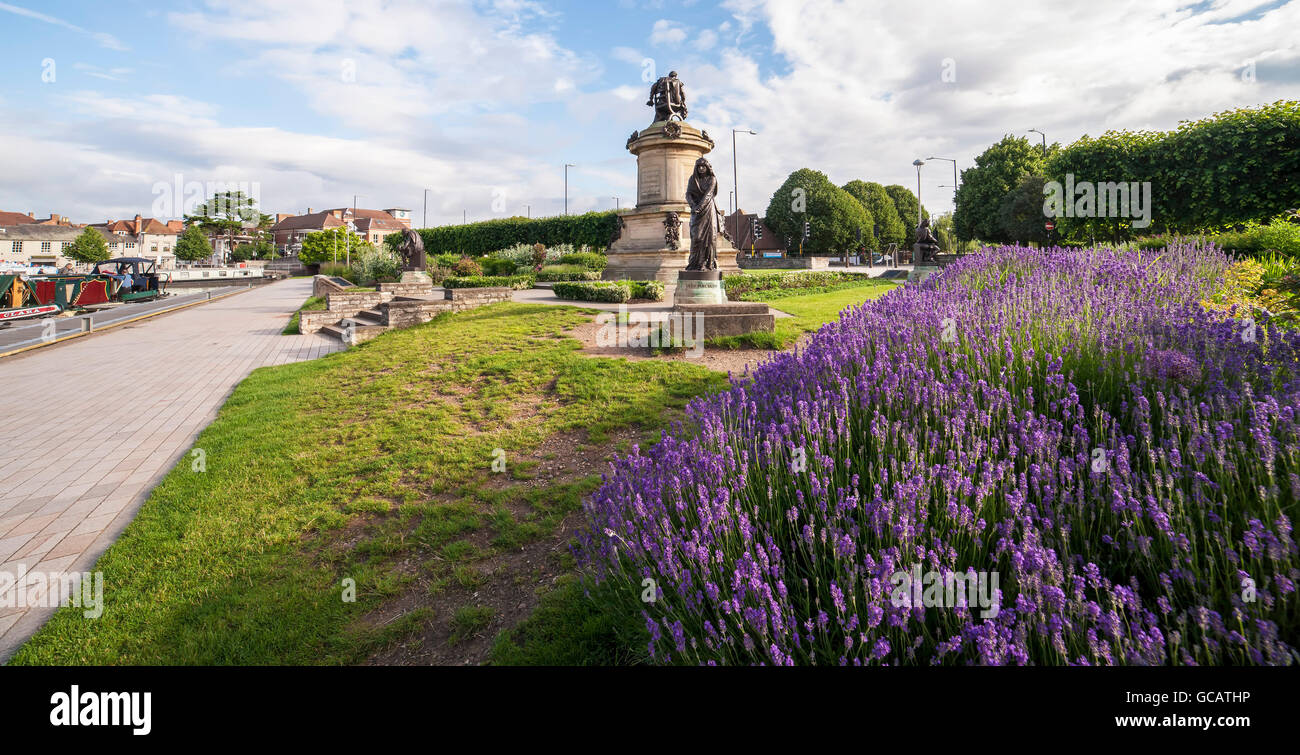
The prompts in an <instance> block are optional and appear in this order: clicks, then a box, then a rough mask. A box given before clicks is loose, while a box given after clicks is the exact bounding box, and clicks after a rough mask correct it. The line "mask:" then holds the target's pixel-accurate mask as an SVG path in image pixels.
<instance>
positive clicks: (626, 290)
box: [551, 281, 632, 303]
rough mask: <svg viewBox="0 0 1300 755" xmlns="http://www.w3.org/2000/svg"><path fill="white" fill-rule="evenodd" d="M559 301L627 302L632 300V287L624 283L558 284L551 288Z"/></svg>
mask: <svg viewBox="0 0 1300 755" xmlns="http://www.w3.org/2000/svg"><path fill="white" fill-rule="evenodd" d="M551 291H553V292H554V293H555V298H557V299H573V300H575V301H600V302H613V303H618V302H625V301H627V300H629V299H631V298H632V291H631V287H630V286H627V285H624V282H623V281H618V282H614V281H602V282H599V283H596V282H591V283H585V282H584V283H556V284H555V285H554V286H552V287H551Z"/></svg>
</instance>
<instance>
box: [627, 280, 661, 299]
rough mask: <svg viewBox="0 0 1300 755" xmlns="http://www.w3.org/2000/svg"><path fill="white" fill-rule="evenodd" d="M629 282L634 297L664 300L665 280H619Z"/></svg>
mask: <svg viewBox="0 0 1300 755" xmlns="http://www.w3.org/2000/svg"><path fill="white" fill-rule="evenodd" d="M619 283H626V284H628V287H629V289H630V290H631V294H632V298H633V299H646V300H648V301H663V300H664V284H663V281H619Z"/></svg>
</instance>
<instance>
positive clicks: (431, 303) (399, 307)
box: [384, 298, 452, 328]
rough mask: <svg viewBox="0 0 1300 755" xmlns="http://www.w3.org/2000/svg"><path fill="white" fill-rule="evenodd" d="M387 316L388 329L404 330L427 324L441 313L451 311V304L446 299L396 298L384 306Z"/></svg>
mask: <svg viewBox="0 0 1300 755" xmlns="http://www.w3.org/2000/svg"><path fill="white" fill-rule="evenodd" d="M384 311H385V312H386V313H387V314H388V327H390V328H406V327H410V326H412V325H419V324H420V323H422V322H428V321H430V320H432V319H433V318H435V317H437V316H438V315H440V314H442V313H443V312H450V311H452V303H451V302H450V301H447V300H446V299H402V298H397V299H393V300H392V301H390V302H388V304H386V305H385V306H384Z"/></svg>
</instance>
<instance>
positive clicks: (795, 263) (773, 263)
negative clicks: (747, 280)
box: [736, 256, 838, 270]
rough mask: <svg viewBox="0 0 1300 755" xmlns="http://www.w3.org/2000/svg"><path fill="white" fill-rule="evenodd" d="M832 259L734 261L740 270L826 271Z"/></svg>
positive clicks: (783, 258)
mask: <svg viewBox="0 0 1300 755" xmlns="http://www.w3.org/2000/svg"><path fill="white" fill-rule="evenodd" d="M832 259H838V258H832V257H744V256H742V257H741V258H740V259H738V260H736V262H738V263H739V264H740V268H741V269H742V270H826V269H829V268H830V266H831V260H832Z"/></svg>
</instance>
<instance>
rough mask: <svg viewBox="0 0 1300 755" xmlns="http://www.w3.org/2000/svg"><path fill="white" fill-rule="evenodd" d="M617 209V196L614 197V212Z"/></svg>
mask: <svg viewBox="0 0 1300 755" xmlns="http://www.w3.org/2000/svg"><path fill="white" fill-rule="evenodd" d="M619 209H620V208H619V206H618V197H614V212H618V211H619Z"/></svg>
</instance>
